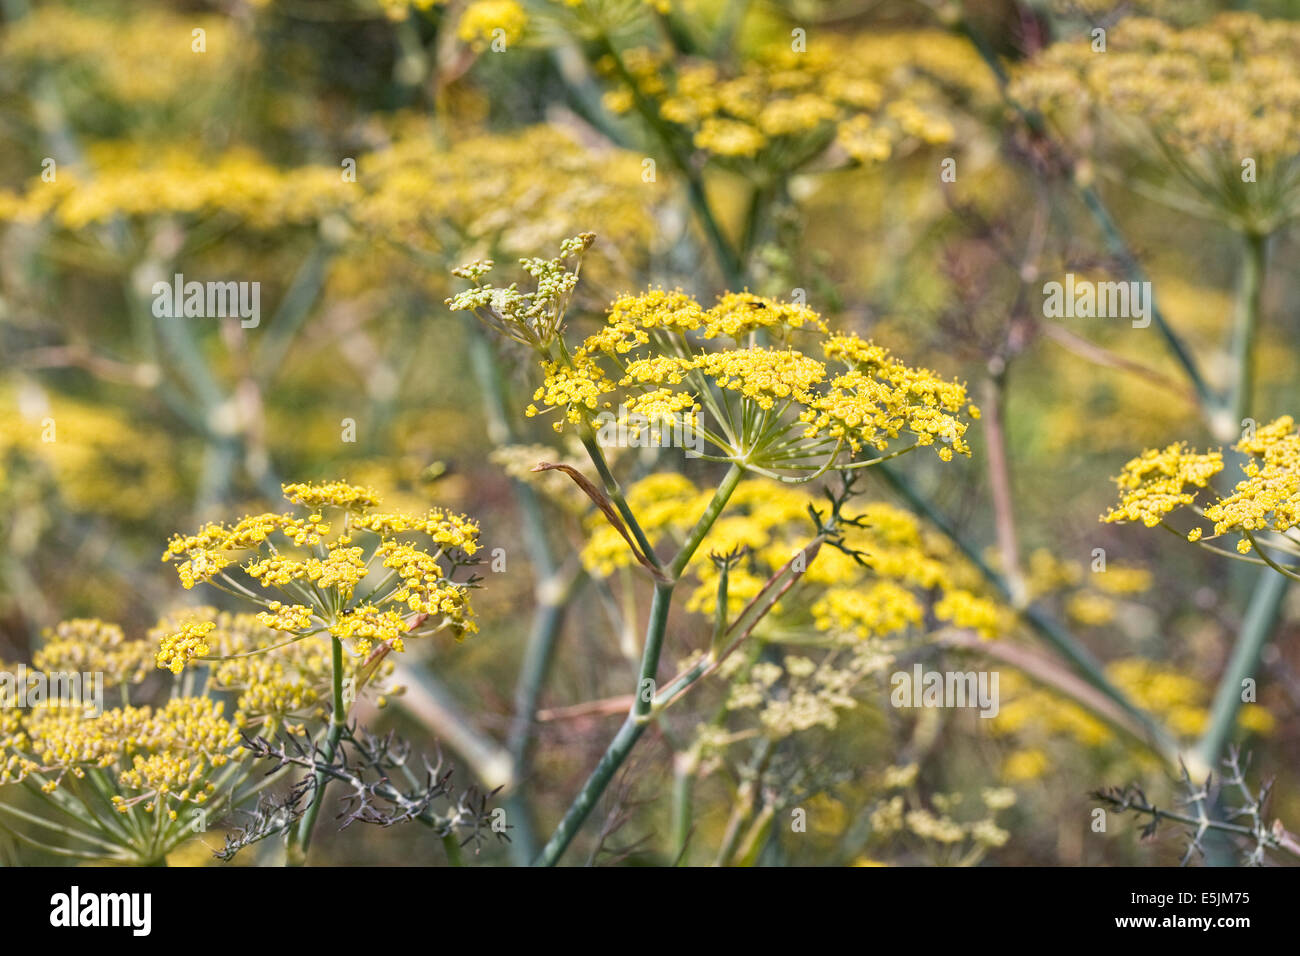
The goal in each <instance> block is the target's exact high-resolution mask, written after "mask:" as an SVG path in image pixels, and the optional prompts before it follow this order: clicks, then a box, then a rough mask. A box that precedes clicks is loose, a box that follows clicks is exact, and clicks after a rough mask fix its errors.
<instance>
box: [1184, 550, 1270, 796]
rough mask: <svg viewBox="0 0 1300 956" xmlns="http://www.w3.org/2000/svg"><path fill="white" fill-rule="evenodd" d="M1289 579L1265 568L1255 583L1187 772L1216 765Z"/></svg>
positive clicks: (1204, 770)
mask: <svg viewBox="0 0 1300 956" xmlns="http://www.w3.org/2000/svg"><path fill="white" fill-rule="evenodd" d="M1289 583H1290V581H1288V579H1287V578H1285V577H1283V576H1282V575H1280V574H1275V573H1273V572H1272V571H1264V572H1262V574H1261V577H1260V578H1259V580H1258V582H1257V584H1256V585H1255V591H1254V593H1253V594H1252V595H1251V598H1250V604H1249V605H1248V606H1247V608H1246V617H1245V620H1243V621H1242V625H1241V633H1240V634H1239V635H1238V636H1237V643H1236V644H1235V645H1234V646H1233V648H1232V656H1231V657H1230V658H1229V659H1228V666H1227V668H1225V669H1224V672H1223V676H1222V677H1221V678H1220V679H1219V686H1218V689H1217V690H1216V691H1215V692H1214V703H1213V704H1212V705H1211V706H1210V723H1209V726H1208V727H1207V729H1206V731H1205V734H1204V735H1203V736H1202V737H1201V740H1200V742H1199V743H1198V744H1197V745H1196V750H1195V757H1196V759H1197V761H1198V762H1199V764H1200V766H1199V767H1196V768H1188V769H1189V772H1193V773H1194V774H1195V775H1196V776H1198V777H1200V778H1204V775H1205V773H1208V772H1209V771H1210V770H1212V769H1214V768H1215V767H1216V766H1218V761H1219V758H1220V757H1221V756H1222V754H1223V749H1224V747H1225V745H1226V744H1227V742H1228V738H1229V737H1230V736H1231V735H1232V729H1233V727H1235V726H1236V723H1237V712H1238V711H1239V710H1240V709H1241V705H1242V700H1241V685H1242V682H1243V681H1244V680H1246V679H1247V678H1248V677H1251V676H1252V675H1254V674H1255V673H1256V669H1257V668H1258V667H1259V658H1260V654H1261V652H1262V651H1263V650H1264V645H1265V644H1266V643H1267V642H1268V638H1269V635H1270V634H1272V633H1273V628H1274V626H1275V625H1276V624H1277V620H1278V614H1279V612H1280V611H1281V607H1282V599H1283V598H1284V597H1285V596H1286V591H1287V585H1288V584H1289Z"/></svg>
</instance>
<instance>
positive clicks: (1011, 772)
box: [990, 657, 1275, 780]
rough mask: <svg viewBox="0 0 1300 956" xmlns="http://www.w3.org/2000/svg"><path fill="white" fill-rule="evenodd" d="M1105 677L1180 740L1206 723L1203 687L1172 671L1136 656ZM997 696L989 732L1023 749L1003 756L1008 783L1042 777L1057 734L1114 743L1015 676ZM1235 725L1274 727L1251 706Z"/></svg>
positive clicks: (1081, 714) (1091, 743)
mask: <svg viewBox="0 0 1300 956" xmlns="http://www.w3.org/2000/svg"><path fill="white" fill-rule="evenodd" d="M1106 676H1107V678H1108V679H1109V680H1110V681H1111V682H1112V683H1113V684H1114V685H1115V686H1116V687H1117V688H1119V689H1120V690H1121V691H1122V692H1123V693H1124V694H1125V695H1126V696H1127V697H1128V698H1129V699H1130V700H1132V701H1133V702H1134V703H1135V704H1136V705H1137V706H1139V707H1141V708H1142V709H1143V710H1146V711H1148V712H1150V713H1151V714H1152V715H1153V716H1155V717H1157V718H1158V719H1159V720H1160V722H1161V724H1162V725H1163V726H1166V727H1168V728H1169V729H1170V730H1171V731H1172V732H1173V733H1175V734H1177V735H1179V736H1180V737H1184V738H1195V737H1197V736H1199V735H1200V734H1201V733H1202V732H1203V731H1204V729H1205V726H1206V724H1207V722H1208V721H1209V717H1210V712H1209V709H1208V707H1207V706H1206V705H1207V703H1208V693H1207V690H1206V685H1205V684H1204V682H1203V681H1200V680H1198V679H1197V678H1195V677H1192V676H1189V675H1188V674H1184V673H1182V672H1180V671H1178V670H1177V669H1176V668H1173V667H1170V666H1168V665H1165V664H1159V663H1156V662H1154V661H1150V660H1147V659H1145V658H1140V657H1132V658H1120V659H1118V660H1115V661H1112V662H1111V663H1109V664H1107V665H1106ZM1001 692H1002V705H1001V708H1000V709H999V711H998V713H997V714H996V715H995V716H994V717H993V718H992V719H991V720H990V725H991V729H992V731H993V732H994V733H995V734H996V735H998V736H1004V737H1008V736H1014V737H1016V738H1017V739H1018V740H1019V741H1020V743H1021V744H1022V745H1023V749H1020V750H1016V751H1013V752H1012V753H1011V754H1010V755H1008V758H1007V761H1006V763H1005V764H1004V766H1003V772H1004V774H1005V775H1006V776H1007V777H1008V779H1011V780H1026V779H1033V778H1035V777H1039V776H1041V775H1042V774H1043V773H1045V772H1046V771H1047V770H1048V769H1049V768H1050V767H1051V760H1050V758H1049V757H1048V755H1047V753H1046V751H1045V749H1044V748H1046V747H1047V746H1048V745H1049V744H1050V743H1051V742H1052V741H1053V739H1054V738H1059V737H1060V736H1062V735H1064V736H1068V737H1071V738H1073V739H1074V740H1075V741H1077V742H1078V743H1079V744H1081V745H1083V746H1085V747H1092V748H1097V747H1104V746H1107V745H1108V744H1110V743H1112V742H1114V741H1115V739H1116V737H1115V733H1114V731H1112V730H1111V728H1110V727H1109V726H1108V725H1107V724H1106V723H1105V722H1103V721H1102V720H1100V719H1099V718H1097V717H1095V716H1093V715H1092V714H1091V713H1089V712H1088V711H1087V710H1085V709H1084V708H1082V707H1081V706H1079V705H1078V704H1076V703H1074V702H1073V701H1070V700H1066V699H1065V698H1062V697H1060V696H1058V695H1057V694H1055V693H1053V692H1052V691H1050V690H1046V689H1044V688H1041V687H1037V686H1035V685H1033V684H1032V683H1030V681H1029V680H1028V679H1027V678H1025V677H1023V676H1021V675H1020V674H1019V673H1017V672H1015V671H1007V670H1004V671H1003V674H1002V682H1001ZM1237 721H1238V725H1239V726H1240V727H1241V728H1242V729H1243V730H1247V731H1250V732H1252V733H1259V734H1267V733H1269V732H1271V731H1272V729H1273V727H1274V724H1275V721H1274V719H1273V716H1272V715H1271V714H1270V713H1269V712H1268V711H1267V710H1265V709H1264V708H1263V707H1260V706H1256V705H1252V706H1249V707H1243V708H1241V710H1240V711H1239V713H1238V717H1237Z"/></svg>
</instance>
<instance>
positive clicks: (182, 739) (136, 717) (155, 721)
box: [0, 697, 239, 814]
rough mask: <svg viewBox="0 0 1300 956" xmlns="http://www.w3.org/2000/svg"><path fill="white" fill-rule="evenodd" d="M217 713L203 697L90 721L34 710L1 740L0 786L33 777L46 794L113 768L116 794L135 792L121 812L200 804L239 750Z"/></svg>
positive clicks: (73, 713)
mask: <svg viewBox="0 0 1300 956" xmlns="http://www.w3.org/2000/svg"><path fill="white" fill-rule="evenodd" d="M223 709H224V708H223V705H222V704H220V703H218V702H215V701H213V700H212V699H211V698H209V697H174V698H172V699H171V700H170V701H168V702H167V703H166V704H165V705H163V706H162V707H159V708H156V709H155V708H151V707H131V706H122V707H116V708H112V709H110V710H106V711H104V712H103V713H102V714H100V715H98V716H94V717H92V716H88V715H86V714H84V713H81V712H80V711H78V710H76V709H71V708H66V707H48V706H39V707H34V708H32V709H31V712H30V713H29V714H27V715H26V716H25V718H24V720H23V722H22V726H21V729H20V730H18V731H17V732H16V733H13V734H10V735H8V736H7V737H6V738H5V739H4V741H3V748H4V753H5V755H6V764H5V769H4V770H3V771H0V783H10V782H18V781H21V780H24V779H27V778H28V777H33V778H35V779H36V780H37V781H39V782H40V784H41V786H42V789H44V790H46V791H47V792H52V791H53V790H55V789H56V788H57V787H58V786H59V784H60V783H62V781H63V779H64V777H65V776H67V775H69V774H70V775H72V776H73V777H74V778H77V779H80V778H82V777H84V776H85V775H86V773H87V771H89V770H91V769H96V770H107V769H112V770H113V771H114V776H115V782H116V783H117V784H118V785H119V787H120V788H121V789H124V790H126V791H139V793H137V794H135V795H134V796H132V797H130V798H124V797H122V796H120V795H119V796H117V797H116V799H115V800H114V803H115V805H116V806H117V808H118V810H119V811H121V812H126V811H127V809H129V807H130V806H132V805H134V804H135V803H137V802H140V801H142V800H149V801H150V804H149V805H148V806H147V807H146V809H147V810H153V809H155V807H156V806H157V805H158V804H159V803H187V802H188V803H193V804H201V803H203V802H205V801H206V800H207V799H208V796H209V794H211V793H212V791H213V789H214V784H212V783H211V782H210V781H209V780H208V777H209V776H210V773H211V771H212V770H214V769H216V768H219V767H222V766H224V765H225V764H226V763H227V762H229V760H230V759H231V758H232V756H234V755H235V754H236V752H237V750H238V745H239V734H238V731H237V730H236V729H235V726H234V725H233V724H231V723H230V721H228V720H226V718H225V717H224V716H223V713H222V712H223ZM15 758H16V759H15ZM170 812H171V813H173V814H174V813H175V811H174V810H172V811H170Z"/></svg>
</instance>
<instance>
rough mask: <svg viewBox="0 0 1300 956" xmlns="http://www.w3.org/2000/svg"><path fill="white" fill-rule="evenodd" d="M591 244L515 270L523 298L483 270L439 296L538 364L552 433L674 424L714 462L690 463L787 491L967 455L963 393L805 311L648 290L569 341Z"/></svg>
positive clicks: (539, 410)
mask: <svg viewBox="0 0 1300 956" xmlns="http://www.w3.org/2000/svg"><path fill="white" fill-rule="evenodd" d="M593 239H594V237H592V236H591V235H590V234H584V235H582V236H579V237H575V238H573V239H569V240H566V241H565V242H564V244H563V246H562V249H561V255H560V256H559V257H558V258H556V259H551V260H538V259H525V260H522V265H523V268H524V270H525V271H526V272H528V273H529V274H530V275H531V276H533V277H534V279H535V289H534V290H533V291H531V292H525V291H521V290H520V289H519V288H518V286H517V284H515V285H510V286H508V287H504V288H502V287H497V286H493V285H490V284H487V283H486V282H484V279H485V277H486V276H487V274H488V273H489V272H490V271H491V269H492V263H491V262H483V261H480V262H476V263H472V264H470V265H468V266H465V267H463V268H461V269H459V270H457V271H456V274H457V275H459V276H461V277H463V278H467V279H469V280H470V281H471V282H473V283H474V286H473V288H471V289H468V290H466V291H464V292H461V293H459V294H458V295H456V296H454V297H453V298H451V299H449V300H448V304H449V305H450V306H451V307H452V308H453V309H460V310H466V311H470V312H472V313H474V314H475V315H476V316H478V317H479V318H480V319H481V320H482V321H483V322H484V323H485V324H486V325H488V326H489V327H490V328H492V329H494V330H495V331H497V332H499V333H501V334H503V335H505V336H507V337H509V338H512V339H514V340H515V341H518V342H521V343H524V344H526V345H528V346H530V347H531V348H532V349H533V350H534V351H535V352H536V353H537V354H538V356H539V358H540V360H541V365H542V371H543V373H544V379H543V382H542V384H541V386H540V387H539V388H538V389H537V391H536V393H535V394H534V396H533V403H532V404H531V405H530V406H529V407H528V409H527V413H528V414H529V415H530V416H536V415H552V416H554V418H555V421H554V423H553V425H554V428H555V430H556V431H563V430H564V429H565V428H566V427H572V428H575V429H576V430H577V431H578V433H579V434H580V435H582V436H584V438H585V439H590V437H591V432H592V429H593V425H594V424H595V423H597V422H598V420H602V416H603V418H604V419H606V420H607V419H608V417H609V416H615V417H617V418H618V423H619V424H626V425H629V427H636V426H635V425H634V424H633V423H634V422H650V423H653V424H656V425H661V426H662V425H673V426H675V427H680V428H684V429H687V430H690V431H691V432H692V433H693V434H696V435H698V436H699V438H700V445H701V446H702V448H703V447H711V449H712V451H713V452H714V453H713V454H706V453H704V452H703V451H701V452H700V454H699V457H703V458H705V459H708V460H713V461H726V462H731V463H734V464H737V465H740V466H741V467H743V468H745V469H746V470H748V471H752V472H754V473H756V474H762V475H765V476H767V477H771V478H778V479H781V480H783V481H790V482H801V481H810V480H812V479H813V478H816V477H819V476H820V475H822V474H824V473H825V472H826V471H828V470H829V469H831V468H833V467H834V468H841V469H843V468H849V469H852V468H858V467H865V466H867V465H870V464H875V463H876V462H878V461H880V460H881V459H882V458H883V457H893V456H895V455H900V454H903V453H904V452H907V451H911V450H913V449H915V448H921V447H930V448H933V449H934V450H935V451H936V453H937V454H938V456H939V458H940V459H942V460H944V461H951V460H952V459H953V456H954V454H960V455H969V454H970V446H969V445H968V443H967V441H966V438H965V436H966V430H967V428H968V427H969V422H968V419H970V418H978V417H979V410H978V408H976V407H975V406H974V405H970V404H969V403H968V400H967V394H966V388H965V386H964V385H962V384H961V383H959V382H955V381H949V380H946V379H944V378H942V377H941V376H939V375H937V374H936V373H934V372H932V371H930V370H928V369H924V368H918V367H913V366H910V365H907V364H906V363H904V362H903V361H901V360H900V359H898V358H897V357H895V356H894V355H892V354H891V353H890V352H889V351H888V350H887V349H885V348H883V347H881V346H878V345H874V344H872V343H871V342H869V341H866V340H863V339H861V338H859V337H858V336H857V335H855V334H852V333H837V332H833V331H831V330H830V329H829V328H828V326H827V325H826V323H825V322H824V321H823V319H822V317H821V316H820V315H819V314H818V313H817V312H815V311H814V310H812V309H811V308H809V307H808V306H806V305H804V304H802V303H798V302H780V301H777V300H774V299H770V298H766V297H763V296H758V295H753V294H751V293H749V292H733V293H728V294H726V295H723V296H721V297H720V298H719V299H718V300H717V302H716V303H715V304H714V305H712V306H711V307H707V308H706V307H705V306H704V305H702V304H701V303H699V302H698V301H696V300H695V299H694V298H692V297H691V296H690V295H688V294H686V293H684V292H682V291H680V290H665V289H649V290H647V291H644V292H640V293H635V294H629V295H624V296H621V297H619V298H618V299H616V300H615V301H614V302H613V303H612V304H611V305H610V306H609V309H608V311H607V314H606V316H605V320H604V322H603V324H602V326H601V327H600V329H599V330H598V331H596V332H594V333H593V334H591V335H588V336H587V337H586V338H584V339H582V340H581V341H579V342H575V343H573V344H570V343H569V342H568V341H567V340H566V338H565V334H564V333H565V314H566V310H567V308H568V305H569V302H570V300H571V298H572V296H573V292H574V289H575V287H576V286H577V283H578V272H579V268H580V265H581V260H582V255H583V254H584V253H585V251H586V250H587V248H589V247H590V245H591V243H592V241H593ZM616 407H617V410H615V409H616Z"/></svg>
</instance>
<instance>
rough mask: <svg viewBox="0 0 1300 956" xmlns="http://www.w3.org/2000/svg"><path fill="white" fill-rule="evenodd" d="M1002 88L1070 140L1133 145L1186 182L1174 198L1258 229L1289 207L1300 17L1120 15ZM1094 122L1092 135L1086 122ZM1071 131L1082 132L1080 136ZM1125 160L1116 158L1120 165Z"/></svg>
mask: <svg viewBox="0 0 1300 956" xmlns="http://www.w3.org/2000/svg"><path fill="white" fill-rule="evenodd" d="M1012 93H1013V95H1014V96H1016V97H1017V98H1018V99H1020V100H1021V101H1023V102H1024V103H1025V104H1027V105H1030V106H1034V107H1036V108H1038V109H1039V110H1041V111H1042V112H1043V113H1045V114H1046V115H1047V116H1048V117H1049V118H1051V119H1053V120H1055V121H1056V124H1055V125H1056V126H1057V127H1058V128H1059V129H1060V130H1061V131H1062V132H1064V133H1065V134H1066V135H1067V137H1068V138H1070V139H1080V140H1082V141H1083V142H1084V143H1088V144H1089V145H1092V146H1094V147H1096V146H1098V145H1099V146H1100V148H1101V149H1103V150H1104V149H1105V147H1106V145H1107V142H1108V138H1113V139H1114V140H1115V141H1116V142H1117V143H1118V144H1119V145H1120V146H1121V147H1136V148H1137V149H1138V150H1139V151H1141V152H1142V153H1143V154H1144V156H1146V157H1148V158H1150V159H1152V160H1154V161H1155V162H1157V163H1159V164H1161V165H1162V166H1163V167H1165V168H1166V169H1168V170H1169V171H1171V172H1172V173H1173V174H1174V175H1175V176H1177V177H1179V178H1180V179H1181V180H1182V181H1183V182H1184V183H1185V184H1186V185H1188V186H1190V187H1191V191H1192V193H1193V195H1192V196H1191V197H1188V196H1186V195H1184V196H1180V197H1178V199H1177V201H1176V203H1175V204H1176V205H1177V206H1178V207H1179V208H1188V206H1189V204H1194V207H1195V208H1197V209H1198V210H1199V211H1200V212H1201V213H1202V214H1204V215H1206V216H1209V217H1214V218H1218V219H1221V220H1223V221H1225V222H1227V223H1228V224H1229V225H1231V226H1233V227H1234V228H1236V229H1238V230H1240V231H1242V232H1245V233H1253V234H1258V235H1267V234H1268V233H1270V232H1272V231H1274V230H1275V229H1276V228H1277V227H1278V226H1279V225H1281V224H1282V223H1283V222H1285V221H1286V220H1287V219H1289V218H1291V217H1294V216H1295V215H1296V214H1297V213H1300V187H1298V185H1297V184H1298V183H1300V179H1298V178H1297V175H1296V173H1297V170H1298V169H1300V25H1297V24H1296V23H1294V22H1293V21H1287V20H1265V19H1263V18H1261V17H1259V16H1257V15H1255V14H1253V13H1224V14H1221V15H1219V16H1217V17H1215V18H1214V19H1213V20H1211V21H1210V22H1208V23H1205V24H1203V25H1200V26H1195V27H1189V28H1186V29H1181V30H1180V29H1177V28H1175V27H1171V26H1168V25H1166V24H1164V23H1162V22H1160V21H1158V20H1152V19H1145V18H1141V17H1129V18H1127V19H1124V20H1122V21H1120V22H1119V23H1117V24H1115V26H1113V27H1111V28H1110V29H1108V30H1107V31H1106V48H1105V51H1104V52H1099V51H1096V50H1094V49H1093V41H1092V40H1091V38H1083V39H1079V40H1075V41H1073V42H1068V43H1057V44H1054V45H1052V46H1050V47H1048V48H1047V50H1046V51H1044V52H1043V53H1042V54H1041V55H1040V56H1039V57H1038V58H1037V60H1036V61H1034V62H1033V63H1032V64H1030V65H1029V66H1028V67H1027V68H1025V69H1024V70H1023V71H1022V72H1021V74H1020V75H1019V76H1018V78H1017V79H1016V82H1015V83H1014V84H1013V85H1012ZM1089 114H1091V115H1094V116H1096V117H1097V118H1098V119H1099V120H1100V123H1099V124H1098V126H1099V130H1100V132H1101V134H1102V135H1100V136H1098V135H1096V133H1097V130H1094V129H1093V128H1092V127H1091V126H1090V125H1089V124H1087V123H1086V122H1081V120H1082V119H1084V118H1085V117H1086V116H1087V115H1089ZM1080 134H1082V135H1080ZM1126 168H1127V167H1126Z"/></svg>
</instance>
